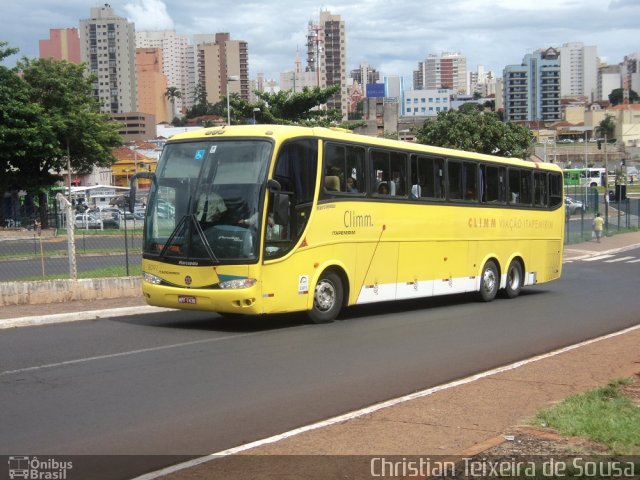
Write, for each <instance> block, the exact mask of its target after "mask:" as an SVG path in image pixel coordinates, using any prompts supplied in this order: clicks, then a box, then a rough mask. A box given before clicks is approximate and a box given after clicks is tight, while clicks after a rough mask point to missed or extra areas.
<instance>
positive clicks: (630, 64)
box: [622, 52, 640, 94]
mask: <svg viewBox="0 0 640 480" xmlns="http://www.w3.org/2000/svg"><path fill="white" fill-rule="evenodd" d="M622 74H623V75H625V76H626V82H627V84H628V86H629V88H630V89H631V90H633V91H634V92H636V93H638V94H640V52H635V53H632V54H631V55H625V57H624V60H623V62H622ZM623 83H625V82H624V77H623Z"/></svg>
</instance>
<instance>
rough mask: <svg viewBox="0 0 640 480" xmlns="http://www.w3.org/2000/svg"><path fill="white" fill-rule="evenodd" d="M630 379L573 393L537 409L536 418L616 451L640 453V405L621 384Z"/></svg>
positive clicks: (631, 453)
mask: <svg viewBox="0 0 640 480" xmlns="http://www.w3.org/2000/svg"><path fill="white" fill-rule="evenodd" d="M631 382H632V381H631V380H628V379H614V380H611V381H610V382H609V383H608V384H607V385H606V386H604V387H601V388H597V389H595V390H591V391H588V392H586V393H582V394H580V395H574V396H572V397H569V398H567V399H565V400H563V401H562V402H560V403H558V404H557V405H555V406H554V407H552V408H550V409H547V410H542V411H540V412H538V414H537V415H536V417H535V419H534V421H535V423H536V424H537V425H543V426H547V427H551V428H554V429H555V430H557V431H558V432H559V433H561V434H562V435H567V436H579V437H585V438H588V439H590V440H592V441H594V442H598V443H600V444H601V445H604V446H606V447H607V448H608V449H610V450H611V453H612V454H613V455H640V406H637V405H634V403H633V402H632V401H631V399H630V398H629V397H627V396H626V395H624V393H623V392H622V387H623V386H624V385H628V384H630V383H631Z"/></svg>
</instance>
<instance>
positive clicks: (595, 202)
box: [565, 186, 640, 244]
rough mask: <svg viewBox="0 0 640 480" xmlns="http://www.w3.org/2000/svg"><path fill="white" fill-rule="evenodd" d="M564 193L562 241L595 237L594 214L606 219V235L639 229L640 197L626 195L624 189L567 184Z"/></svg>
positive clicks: (575, 240) (586, 239) (577, 240)
mask: <svg viewBox="0 0 640 480" xmlns="http://www.w3.org/2000/svg"><path fill="white" fill-rule="evenodd" d="M625 187H626V186H625ZM565 195H566V196H567V197H568V198H567V199H566V201H565V209H566V217H565V220H566V221H565V244H572V243H580V242H584V241H588V240H591V239H592V238H595V234H594V232H593V218H594V217H595V215H596V213H600V215H601V216H602V217H603V218H604V220H605V225H604V235H606V236H609V235H615V234H618V233H625V232H632V231H637V230H639V229H640V196H638V197H630V196H628V195H627V191H626V188H621V186H614V187H613V188H612V189H610V190H608V191H603V190H602V189H600V190H598V189H597V188H591V187H579V186H570V187H566V188H565Z"/></svg>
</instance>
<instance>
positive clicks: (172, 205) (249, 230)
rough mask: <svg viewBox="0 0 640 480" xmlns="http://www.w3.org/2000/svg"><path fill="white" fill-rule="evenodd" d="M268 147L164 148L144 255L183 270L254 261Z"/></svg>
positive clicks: (234, 143) (240, 143) (255, 143)
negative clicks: (189, 264) (187, 263)
mask: <svg viewBox="0 0 640 480" xmlns="http://www.w3.org/2000/svg"><path fill="white" fill-rule="evenodd" d="M272 150H273V144H272V143H271V142H270V141H265V140H244V139H236V140H218V139H216V140H211V141H207V140H202V141H196V142H193V141H191V142H182V143H170V144H167V145H166V147H165V149H164V150H163V152H162V156H161V158H160V161H159V164H158V170H157V172H156V181H155V182H154V184H153V185H152V187H151V190H150V192H149V199H148V202H149V203H148V206H147V219H146V223H145V241H144V246H143V253H144V255H145V256H146V257H148V258H162V259H164V260H165V261H167V262H175V263H181V264H184V262H185V261H187V260H189V261H192V262H195V264H198V265H203V264H216V263H231V262H237V261H239V260H241V261H244V262H246V261H251V260H254V261H255V260H257V259H258V244H259V241H258V239H259V238H260V232H259V228H260V225H261V218H260V217H261V211H262V205H263V203H262V198H263V197H264V195H262V193H263V187H264V185H265V182H266V176H267V170H268V165H269V160H270V158H271V153H272Z"/></svg>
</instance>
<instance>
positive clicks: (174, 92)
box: [164, 87, 182, 121]
mask: <svg viewBox="0 0 640 480" xmlns="http://www.w3.org/2000/svg"><path fill="white" fill-rule="evenodd" d="M164 96H165V97H167V100H169V101H170V102H171V120H172V121H173V119H175V118H176V98H182V92H180V90H178V87H168V88H167V90H166V91H165V92H164Z"/></svg>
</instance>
